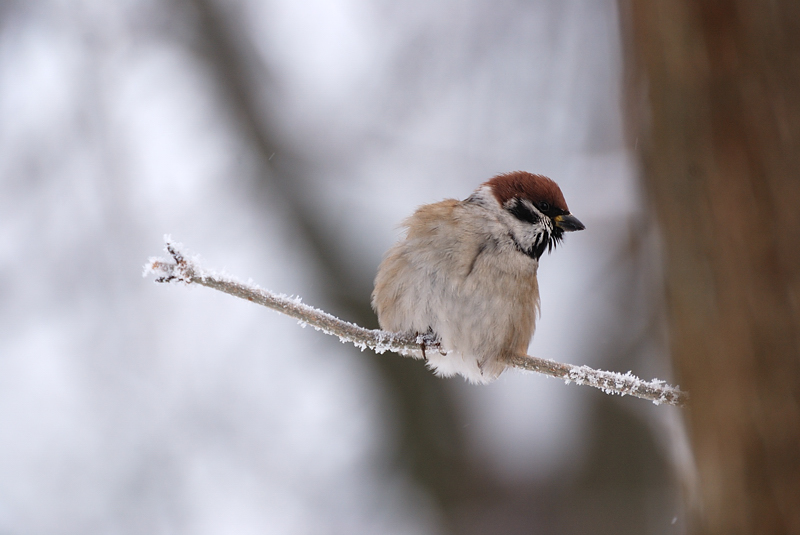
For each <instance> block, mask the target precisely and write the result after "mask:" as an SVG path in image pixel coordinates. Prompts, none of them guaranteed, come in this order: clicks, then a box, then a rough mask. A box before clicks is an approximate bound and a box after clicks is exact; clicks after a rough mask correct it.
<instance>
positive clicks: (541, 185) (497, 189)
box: [486, 171, 569, 213]
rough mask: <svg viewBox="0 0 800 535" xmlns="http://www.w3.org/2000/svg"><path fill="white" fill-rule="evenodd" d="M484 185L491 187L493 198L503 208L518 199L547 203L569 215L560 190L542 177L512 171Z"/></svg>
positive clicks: (549, 180) (525, 172)
mask: <svg viewBox="0 0 800 535" xmlns="http://www.w3.org/2000/svg"><path fill="white" fill-rule="evenodd" d="M486 184H487V185H489V186H491V187H492V191H493V192H494V196H495V198H496V199H497V201H498V202H499V203H500V205H501V206H505V203H506V202H507V201H508V200H509V199H513V198H514V197H518V198H520V199H528V200H530V201H532V202H533V203H534V204H535V203H537V202H540V201H547V202H548V203H549V204H550V206H553V207H555V208H558V209H560V210H563V211H564V212H566V213H569V208H567V201H565V200H564V194H563V193H561V188H559V187H558V184H556V183H555V182H553V181H552V180H551V179H549V178H547V177H546V176H544V175H534V174H533V173H528V172H527V171H512V172H511V173H504V174H502V175H497V176H496V177H494V178H492V179H491V180H489V181H488V182H486Z"/></svg>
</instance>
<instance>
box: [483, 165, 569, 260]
mask: <svg viewBox="0 0 800 535" xmlns="http://www.w3.org/2000/svg"><path fill="white" fill-rule="evenodd" d="M484 187H488V189H489V190H490V191H491V193H492V195H493V196H494V198H495V200H497V203H498V204H499V205H500V207H501V208H502V209H503V210H504V211H505V212H506V213H507V214H509V215H510V216H511V217H506V218H505V219H506V220H507V223H508V226H509V234H510V236H511V238H512V239H513V240H514V243H515V244H516V246H517V247H518V248H519V249H520V250H521V251H522V252H523V253H525V254H527V255H528V256H530V257H531V258H536V259H538V258H539V257H541V256H542V255H543V254H544V252H545V250H551V249H552V248H553V247H554V246H555V245H557V244H558V242H560V241H561V240H562V238H563V237H564V232H573V231H576V230H583V229H584V228H585V227H584V226H583V223H581V222H580V221H579V220H578V218H576V217H575V216H574V215H572V214H571V213H570V212H569V208H567V201H565V200H564V194H563V193H561V188H559V187H558V184H556V183H555V182H553V181H552V180H551V179H549V178H547V177H546V176H544V175H535V174H532V173H527V172H525V171H514V172H512V173H505V174H502V175H497V176H496V177H494V178H492V179H491V180H489V181H488V182H486V183H485V184H484Z"/></svg>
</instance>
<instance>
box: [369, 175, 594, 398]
mask: <svg viewBox="0 0 800 535" xmlns="http://www.w3.org/2000/svg"><path fill="white" fill-rule="evenodd" d="M403 226H404V227H405V229H406V232H405V236H404V237H403V238H401V239H400V240H399V241H398V242H397V243H396V244H395V245H393V246H392V247H391V248H390V249H389V250H388V251H387V253H386V255H385V257H384V259H383V261H382V262H381V264H380V266H379V268H378V272H377V275H376V277H375V286H374V290H373V292H372V301H371V302H372V307H373V309H374V310H375V312H376V314H377V316H378V323H379V324H380V326H381V329H383V330H386V331H391V332H396V333H405V334H410V335H416V336H418V337H420V336H421V338H417V339H418V340H422V343H421V346H420V349H419V350H418V351H414V352H413V355H412V356H414V357H416V358H424V359H425V360H426V361H427V365H428V367H429V368H431V369H432V370H433V371H434V373H436V374H437V375H439V376H443V377H451V376H454V375H461V376H462V377H464V378H465V379H466V380H467V381H469V382H471V383H478V384H486V383H490V382H492V381H494V380H495V379H497V378H498V377H499V376H500V374H502V373H503V371H504V370H505V369H506V368H507V367H508V366H509V365H510V361H511V359H512V357H514V356H518V355H526V354H527V349H528V345H529V344H530V341H531V339H532V337H533V333H534V330H535V327H536V319H537V317H538V315H539V283H538V280H537V277H536V272H537V269H538V267H539V260H540V258H541V257H542V255H543V254H544V253H545V251H551V250H552V249H553V248H554V247H555V246H556V245H558V244H559V243H560V242H561V241H562V239H563V237H564V233H565V232H573V231H579V230H583V229H584V228H585V226H584V225H583V223H581V222H580V221H579V220H578V219H577V218H576V217H575V216H574V215H572V214H571V213H570V211H569V208H568V207H567V203H566V201H565V200H564V195H563V193H562V192H561V188H559V186H558V184H556V183H555V182H554V181H553V180H552V179H550V178H548V177H546V176H544V175H540V174H533V173H529V172H526V171H514V172H510V173H504V174H499V175H496V176H494V177H493V178H491V179H490V180H488V181H486V182H484V183H483V184H481V185H480V186H478V188H477V189H476V190H475V191H474V192H473V193H472V194H471V195H470V196H469V197H467V198H466V199H464V200H461V201H460V200H456V199H446V200H443V201H441V202H437V203H433V204H426V205H423V206H420V207H419V208H417V210H416V211H415V212H414V213H413V215H411V217H409V218H408V219H406V220H405V221H404V222H403ZM426 345H427V346H428V347H427V351H426Z"/></svg>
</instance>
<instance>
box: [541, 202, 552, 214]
mask: <svg viewBox="0 0 800 535" xmlns="http://www.w3.org/2000/svg"><path fill="white" fill-rule="evenodd" d="M549 209H550V205H549V204H548V203H547V201H542V202H540V203H539V210H541V211H542V212H546V211H548V210H549Z"/></svg>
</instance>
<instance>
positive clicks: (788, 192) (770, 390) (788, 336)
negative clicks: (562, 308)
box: [621, 0, 800, 535]
mask: <svg viewBox="0 0 800 535" xmlns="http://www.w3.org/2000/svg"><path fill="white" fill-rule="evenodd" d="M621 13H622V14H623V19H624V27H625V28H627V30H628V37H629V39H628V40H627V45H628V49H627V58H628V61H629V62H628V67H629V74H630V77H629V81H630V82H631V83H630V85H629V89H630V92H629V95H628V97H629V99H628V103H629V104H628V105H629V111H630V112H631V113H630V116H629V119H630V124H631V126H632V127H633V136H631V139H632V140H635V141H634V142H635V143H637V144H638V147H639V149H640V150H641V152H642V156H643V164H644V173H643V175H644V184H645V189H646V191H647V193H648V195H649V199H650V201H651V205H652V206H653V207H654V209H655V212H656V215H657V217H658V220H659V223H660V225H661V228H662V232H663V242H664V250H665V258H666V286H667V295H668V303H669V316H670V330H671V344H672V352H673V355H674V359H675V365H676V368H677V371H678V374H679V379H680V381H681V385H682V386H684V387H686V388H687V389H688V390H689V391H690V393H691V396H692V403H691V407H690V409H689V410H688V411H687V418H688V423H689V428H690V433H691V436H692V442H693V448H694V454H695V459H696V462H697V467H698V474H699V488H698V489H697V490H698V491H699V499H698V500H697V503H693V504H690V505H691V506H692V518H690V526H692V532H693V533H709V534H711V533H713V534H720V535H722V534H725V535H730V534H736V533H753V534H756V533H757V534H771V533H800V373H798V369H799V368H800V1H798V0H773V1H770V2H766V1H756V2H753V1H752V0H739V1H734V0H705V1H703V0H701V1H700V2H695V1H693V0H623V2H622V9H621Z"/></svg>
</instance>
